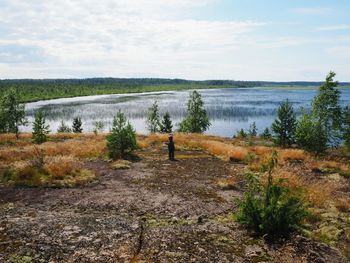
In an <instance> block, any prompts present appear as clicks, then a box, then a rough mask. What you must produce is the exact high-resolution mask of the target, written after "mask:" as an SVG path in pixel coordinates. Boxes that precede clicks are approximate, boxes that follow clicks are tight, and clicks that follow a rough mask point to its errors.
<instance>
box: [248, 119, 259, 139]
mask: <svg viewBox="0 0 350 263" xmlns="http://www.w3.org/2000/svg"><path fill="white" fill-rule="evenodd" d="M248 133H249V136H250V137H256V136H257V135H258V130H257V128H256V123H255V121H254V122H253V123H252V124H251V125H250V127H249V132H248Z"/></svg>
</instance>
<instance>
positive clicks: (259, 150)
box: [251, 146, 273, 156]
mask: <svg viewBox="0 0 350 263" xmlns="http://www.w3.org/2000/svg"><path fill="white" fill-rule="evenodd" d="M251 150H252V151H253V152H254V153H255V154H257V155H263V156H265V155H271V153H272V150H273V149H272V148H271V147H266V146H254V147H251Z"/></svg>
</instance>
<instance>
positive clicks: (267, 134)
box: [260, 127, 272, 139]
mask: <svg viewBox="0 0 350 263" xmlns="http://www.w3.org/2000/svg"><path fill="white" fill-rule="evenodd" d="M271 136H272V135H271V132H270V129H269V128H267V127H266V128H265V130H264V131H263V132H262V134H260V137H261V138H263V139H271Z"/></svg>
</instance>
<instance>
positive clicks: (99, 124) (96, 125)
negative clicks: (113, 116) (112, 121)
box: [93, 121, 105, 136]
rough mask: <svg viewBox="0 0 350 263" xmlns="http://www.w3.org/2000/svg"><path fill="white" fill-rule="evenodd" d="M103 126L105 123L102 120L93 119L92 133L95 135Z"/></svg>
mask: <svg viewBox="0 0 350 263" xmlns="http://www.w3.org/2000/svg"><path fill="white" fill-rule="evenodd" d="M104 127H105V125H104V123H103V122H102V121H95V122H94V128H93V132H94V134H95V135H96V136H97V135H98V134H99V133H100V132H102V131H103V129H104Z"/></svg>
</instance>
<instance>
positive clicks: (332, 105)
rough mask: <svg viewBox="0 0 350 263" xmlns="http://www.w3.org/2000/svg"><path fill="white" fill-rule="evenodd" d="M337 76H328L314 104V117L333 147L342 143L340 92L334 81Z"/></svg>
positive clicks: (332, 74) (331, 74)
mask: <svg viewBox="0 0 350 263" xmlns="http://www.w3.org/2000/svg"><path fill="white" fill-rule="evenodd" d="M335 75H336V74H335V73H334V72H333V71H331V72H330V73H329V74H328V75H327V77H326V81H325V83H324V84H323V85H322V86H321V87H320V88H319V90H318V94H317V95H316V96H315V98H314V100H313V102H312V115H313V117H314V118H316V119H317V121H319V122H320V124H321V125H322V126H323V128H324V130H325V132H326V135H327V141H328V144H329V145H332V146H337V145H338V144H339V143H340V138H341V134H340V130H341V122H342V112H341V107H340V105H339V99H340V91H339V90H338V89H337V86H338V82H337V81H334V77H335Z"/></svg>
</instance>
